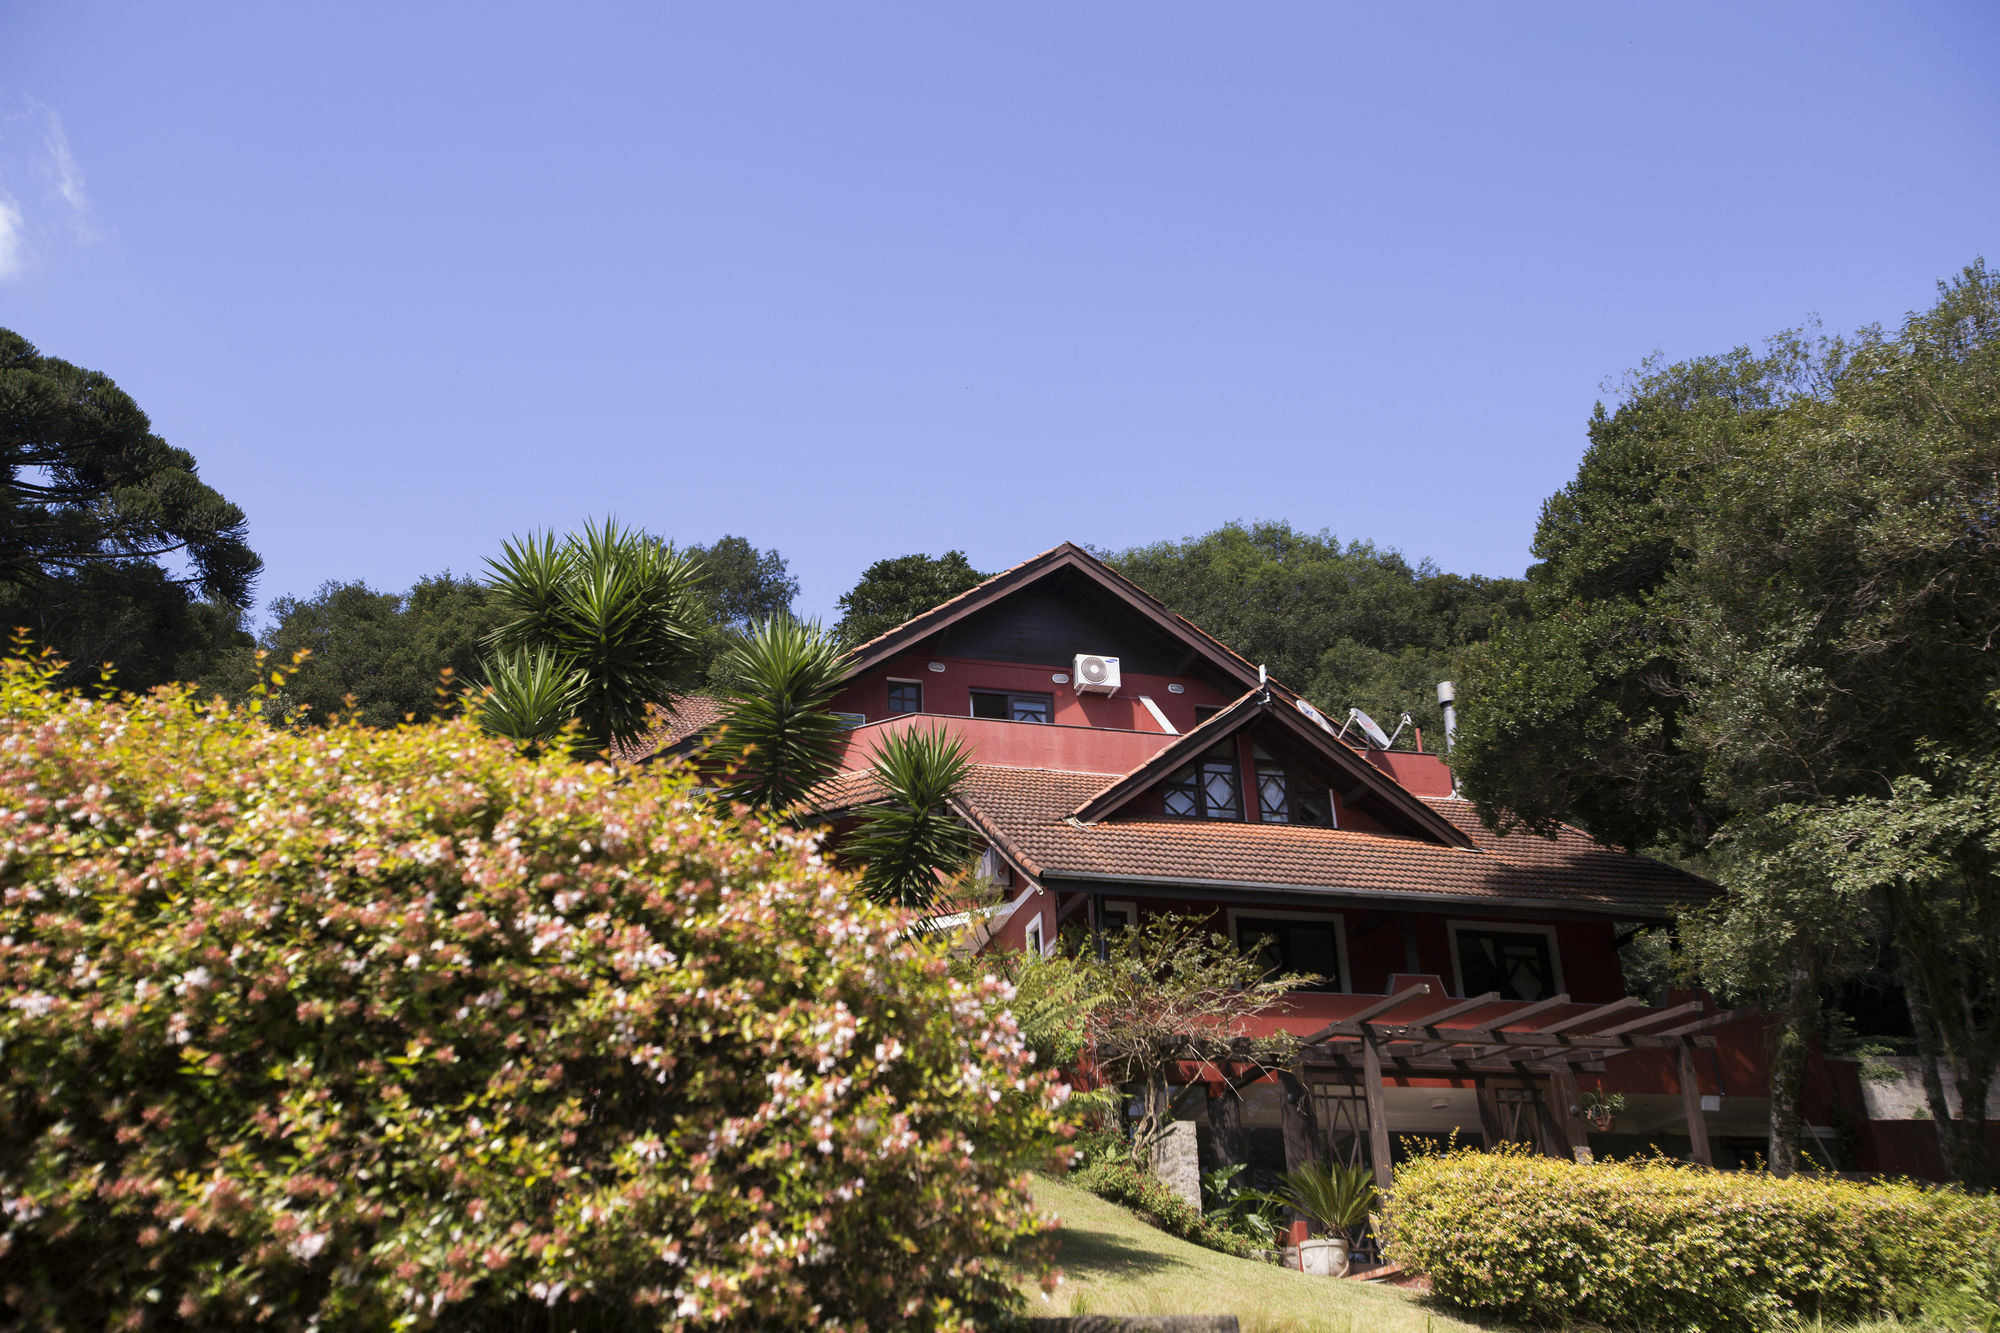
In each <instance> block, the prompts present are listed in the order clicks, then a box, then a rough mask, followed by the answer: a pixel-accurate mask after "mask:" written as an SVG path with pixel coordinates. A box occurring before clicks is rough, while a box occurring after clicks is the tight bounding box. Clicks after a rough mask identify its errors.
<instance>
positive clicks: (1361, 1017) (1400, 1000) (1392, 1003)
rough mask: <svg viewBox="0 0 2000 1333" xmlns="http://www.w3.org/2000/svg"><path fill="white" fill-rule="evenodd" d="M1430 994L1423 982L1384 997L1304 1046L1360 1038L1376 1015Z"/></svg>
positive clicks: (1338, 1021)
mask: <svg viewBox="0 0 2000 1333" xmlns="http://www.w3.org/2000/svg"><path fill="white" fill-rule="evenodd" d="M1430 993H1431V987H1430V983H1429V982H1427V981H1422V982H1418V983H1417V984H1416V985H1414V986H1412V987H1410V988H1409V989H1408V990H1399V991H1397V992H1396V993H1395V994H1394V995H1384V996H1383V997H1382V998H1381V999H1379V1000H1377V1001H1375V1003H1373V1004H1371V1005H1369V1006H1368V1007H1367V1008H1365V1009H1360V1010H1357V1011H1355V1012H1354V1013H1351V1014H1349V1015H1348V1016H1347V1017H1345V1018H1336V1019H1334V1020H1333V1022H1331V1023H1328V1024H1327V1025H1326V1026H1325V1027H1323V1028H1321V1029H1320V1030H1319V1031H1317V1032H1315V1033H1313V1034H1312V1035H1311V1036H1310V1037H1307V1038H1306V1039H1305V1041H1304V1043H1303V1044H1304V1045H1307V1046H1312V1045H1316V1044H1318V1043H1319V1042H1322V1041H1325V1040H1326V1039H1327V1038H1328V1037H1333V1036H1342V1037H1355V1036H1359V1035H1360V1034H1361V1025H1362V1024H1363V1023H1366V1022H1367V1021H1368V1020H1369V1019H1371V1018H1373V1017H1375V1015H1377V1014H1383V1013H1387V1012H1388V1011H1389V1010H1391V1009H1395V1008H1397V1007H1399V1006H1401V1005H1403V1004H1407V1003H1408V1002H1409V1001H1411V1000H1415V999H1419V998H1421V997H1423V996H1425V995H1429V994H1430Z"/></svg>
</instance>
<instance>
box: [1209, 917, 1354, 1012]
mask: <svg viewBox="0 0 2000 1333" xmlns="http://www.w3.org/2000/svg"><path fill="white" fill-rule="evenodd" d="M1230 929H1231V933H1232V934H1233V935H1234V936H1235V938H1236V944H1237V947H1238V948H1240V949H1242V950H1244V951H1245V952H1246V953H1247V952H1249V951H1251V950H1252V949H1254V950H1256V952H1257V960H1258V962H1259V963H1261V964H1262V965H1263V968H1264V971H1265V973H1266V974H1267V975H1268V974H1275V973H1280V972H1301V973H1307V974H1310V975H1313V976H1317V977H1318V978H1319V980H1318V981H1315V982H1312V983H1311V984H1309V985H1305V986H1301V987H1299V989H1300V990H1308V991H1340V990H1345V989H1347V979H1346V977H1345V975H1344V968H1343V967H1342V955H1343V954H1344V953H1345V952H1346V949H1345V948H1344V947H1343V944H1344V941H1343V940H1342V939H1341V935H1340V918H1339V917H1337V916H1303V915H1299V914H1297V913H1260V912H1258V911H1257V910H1256V909H1254V908H1244V909H1242V910H1240V911H1232V912H1231V913H1230Z"/></svg>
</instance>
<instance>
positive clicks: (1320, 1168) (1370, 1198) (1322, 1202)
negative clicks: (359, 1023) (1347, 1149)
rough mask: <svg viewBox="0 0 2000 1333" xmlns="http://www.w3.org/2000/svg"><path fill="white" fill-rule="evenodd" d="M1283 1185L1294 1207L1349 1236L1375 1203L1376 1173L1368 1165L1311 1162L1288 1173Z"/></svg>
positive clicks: (1288, 1200)
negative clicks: (1350, 1231)
mask: <svg viewBox="0 0 2000 1333" xmlns="http://www.w3.org/2000/svg"><path fill="white" fill-rule="evenodd" d="M1282 1188H1283V1193H1284V1197H1285V1199H1286V1201H1287V1202H1289V1203H1290V1204H1291V1205H1292V1207H1294V1208H1296V1209H1298V1210H1299V1211H1300V1212H1302V1213H1304V1214H1306V1215H1307V1216H1308V1217H1310V1218H1312V1219H1313V1220H1314V1221H1315V1222H1318V1223H1319V1224H1320V1225H1321V1226H1323V1227H1325V1228H1326V1229H1327V1230H1328V1231H1330V1232H1334V1233H1336V1234H1339V1235H1346V1234H1347V1232H1348V1230H1349V1228H1351V1227H1357V1226H1359V1225H1361V1223H1362V1222H1364V1221H1366V1220H1367V1218H1368V1209H1369V1206H1370V1205H1371V1204H1373V1203H1374V1202H1375V1173H1374V1172H1372V1171H1370V1170H1369V1169H1368V1168H1367V1167H1365V1166H1336V1165H1335V1164H1334V1163H1332V1162H1308V1163H1307V1164H1306V1165H1304V1166H1299V1167H1294V1168H1293V1169H1292V1170H1290V1171H1287V1172H1285V1175H1284V1185H1283V1187H1282Z"/></svg>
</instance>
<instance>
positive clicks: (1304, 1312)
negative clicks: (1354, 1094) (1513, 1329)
mask: <svg viewBox="0 0 2000 1333" xmlns="http://www.w3.org/2000/svg"><path fill="white" fill-rule="evenodd" d="M1035 1201H1036V1202H1037V1203H1039V1204H1041V1205H1042V1206H1043V1207H1044V1208H1048V1209H1050V1210H1052V1211H1053V1212H1055V1213H1056V1214H1057V1215H1058V1216H1059V1217H1061V1218H1062V1254H1061V1256H1060V1258H1059V1259H1058V1260H1057V1263H1058V1264H1059V1265H1060V1266H1061V1268H1062V1270H1063V1273H1064V1280H1063V1284H1062V1285H1061V1286H1060V1287H1058V1288H1056V1291H1055V1294H1054V1295H1052V1296H1051V1297H1049V1298H1048V1299H1047V1300H1043V1299H1042V1295H1041V1292H1040V1291H1039V1290H1032V1291H1031V1292H1030V1294H1029V1303H1030V1305H1031V1306H1032V1307H1033V1308H1032V1310H1031V1313H1035V1314H1233V1315H1235V1316H1236V1317H1237V1319H1238V1321H1239V1322H1241V1324H1242V1326H1243V1333H1473V1330H1476V1329H1479V1328H1480V1325H1477V1324H1469V1323H1466V1322H1465V1321H1464V1320H1462V1319H1456V1318H1453V1317H1452V1316H1450V1315H1447V1314H1442V1313H1439V1312H1437V1311H1435V1310H1431V1309H1427V1308H1426V1307H1425V1306H1424V1305H1423V1304H1422V1303H1421V1302H1420V1301H1419V1300H1417V1299H1416V1298H1414V1297H1412V1296H1410V1295H1408V1294H1406V1293H1404V1292H1400V1291H1395V1290H1391V1289H1389V1288H1385V1287H1377V1286H1368V1285H1364V1284H1362V1283H1359V1282H1343V1281H1337V1280H1335V1279H1332V1278H1323V1277H1307V1276H1306V1275H1305V1274H1303V1273H1298V1272H1294V1271H1292V1270H1290V1269H1286V1268H1279V1267H1277V1266H1276V1265H1275V1264H1266V1263H1258V1262H1257V1261H1255V1260H1253V1259H1235V1258H1231V1257H1230V1256H1229V1255H1226V1254H1217V1253H1216V1252H1215V1251H1214V1250H1204V1249H1203V1248H1201V1247H1200V1246H1199V1245H1190V1244H1188V1243H1187V1242H1186V1241H1184V1240H1180V1239H1177V1238H1176V1237H1173V1236H1169V1235H1167V1234H1166V1233H1165V1232H1164V1231H1160V1230H1157V1229H1156V1228H1154V1227H1151V1226H1148V1225H1147V1224H1146V1223H1144V1222H1141V1221H1140V1220H1139V1219H1138V1218H1137V1217H1134V1216H1133V1215H1132V1214H1131V1213H1130V1212H1128V1211H1126V1210H1125V1209H1123V1208H1120V1207H1119V1206H1118V1205H1117V1204H1114V1203H1106V1202H1105V1201H1104V1200H1102V1199H1100V1198H1097V1197H1096V1196H1095V1195H1091V1194H1085V1193H1084V1192H1083V1191H1082V1190H1079V1189H1072V1188H1070V1187H1069V1186H1068V1185H1064V1184H1062V1183H1060V1182H1058V1181H1055V1180H1050V1179H1048V1178H1046V1177H1041V1176H1037V1177H1036V1178H1035Z"/></svg>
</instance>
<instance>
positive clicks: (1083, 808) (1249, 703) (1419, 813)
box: [1070, 691, 1477, 850]
mask: <svg viewBox="0 0 2000 1333" xmlns="http://www.w3.org/2000/svg"><path fill="white" fill-rule="evenodd" d="M1259 720H1263V721H1265V722H1266V723H1268V724H1269V725H1273V726H1277V727H1279V728H1281V729H1283V730H1284V731H1286V732H1287V733H1288V734H1290V735H1291V736H1292V737H1293V738H1294V739H1295V740H1297V741H1299V742H1300V743H1302V744H1303V745H1305V746H1306V747H1307V748H1308V749H1310V750H1312V751H1313V752H1314V753H1316V754H1319V755H1322V756H1324V757H1325V758H1326V759H1327V760H1328V761H1329V762H1330V763H1331V764H1332V765H1333V766H1334V768H1336V769H1337V770H1338V771H1340V772H1341V773H1344V774H1346V775H1348V780H1349V783H1350V784H1351V785H1350V786H1349V787H1348V789H1347V790H1346V791H1344V792H1342V793H1341V799H1342V800H1344V801H1346V802H1347V803H1348V804H1350V805H1351V804H1353V803H1354V802H1356V801H1358V800H1361V799H1364V798H1366V797H1370V796H1372V797H1375V798H1376V799H1378V800H1380V801H1381V802H1382V803H1383V804H1384V805H1387V806H1389V807H1390V808H1391V809H1393V810H1395V811H1396V812H1397V813H1398V814H1401V815H1403V816H1404V817H1405V818H1406V819H1407V820H1408V821H1409V822H1410V823H1412V824H1414V825H1416V826H1417V827H1418V828H1421V829H1423V830H1425V831H1426V832H1428V833H1429V834H1431V836H1433V837H1435V838H1436V839H1437V840H1438V841H1439V842H1442V843H1444V844H1445V845H1446V846H1448V847H1464V848H1469V849H1472V850H1477V847H1476V845H1475V844H1474V842H1473V841H1472V839H1471V838H1470V837H1468V836H1467V835H1466V834H1465V833H1464V832H1463V831H1462V830H1461V829H1460V828H1459V827H1458V826H1457V825H1456V824H1454V823H1452V822H1451V821H1450V820H1448V819H1446V818H1445V817H1444V816H1443V815H1441V814H1439V813H1438V812H1437V811H1435V810H1433V809H1432V808H1431V807H1430V805H1429V804H1428V803H1426V802H1425V801H1423V800H1422V799H1421V798H1419V797H1417V796H1415V795H1413V794H1411V792H1410V791H1409V790H1408V789H1407V788H1405V787H1404V786H1403V784H1402V783H1400V782H1397V781H1396V780H1395V779H1394V778H1392V777H1390V776H1389V775H1388V774H1386V773H1384V772H1382V771H1381V770H1380V769H1378V768H1376V767H1375V765H1373V764H1371V763H1369V762H1368V761H1367V760H1366V759H1363V758H1362V757H1361V756H1360V755H1358V754H1356V753H1354V751H1353V750H1351V749H1349V748H1348V746H1347V745H1346V743H1345V742H1343V741H1339V740H1336V739H1335V738H1334V737H1332V736H1330V735H1328V734H1327V733H1326V732H1325V731H1324V730H1322V729H1321V728H1320V726H1319V725H1318V724H1317V723H1314V722H1309V721H1307V720H1306V718H1305V717H1304V716H1303V715H1301V714H1300V713H1299V712H1298V711H1297V709H1296V708H1295V707H1292V706H1289V705H1286V704H1282V703H1280V702H1278V700H1277V699H1276V698H1274V697H1272V696H1270V695H1269V694H1267V693H1265V692H1261V691H1252V692H1251V693H1249V694H1246V695H1244V696H1243V697H1242V698H1241V699H1238V700H1237V701H1236V702H1235V703H1233V704H1231V705H1229V707H1227V708H1225V709H1223V710H1222V711H1221V712H1220V713H1217V714H1216V715H1215V716H1214V717H1212V718H1210V719H1209V720H1208V721H1206V722H1204V723H1202V724H1201V725H1200V726H1198V727H1196V728H1195V729H1194V730H1193V731H1190V732H1188V733H1187V734H1186V735H1185V736H1182V737H1181V738H1180V739H1179V740H1177V741H1175V742H1174V743H1173V744H1172V745H1169V746H1168V747H1167V748H1166V749H1164V750H1162V751H1160V752H1159V753H1158V754H1156V755H1154V756H1153V757H1152V758H1151V759H1149V760H1147V761H1146V762H1145V763H1143V764H1141V765H1139V767H1137V768H1135V769H1133V770H1132V771H1131V772H1130V773H1127V774H1126V775H1125V776H1124V777H1122V778H1119V779H1118V780H1117V781H1116V782H1114V783H1112V784H1111V785H1110V786H1108V787H1106V788H1105V789H1104V790H1103V791H1101V792H1099V793H1097V795H1095V796H1093V797H1091V798H1090V799H1089V800H1088V801H1085V802H1084V803H1083V804H1082V805H1080V806H1078V807H1077V808H1076V810H1074V811H1073V812H1072V813H1071V815H1070V818H1072V819H1075V820H1077V821H1078V822H1080V823H1085V824H1094V823H1096V822H1098V821H1099V820H1102V819H1105V818H1107V817H1109V816H1110V815H1112V814H1115V813H1116V812H1117V811H1119V810H1121V809H1123V808H1124V807H1125V806H1127V805H1129V804H1131V803H1132V802H1133V801H1135V800H1137V799H1138V798H1139V797H1140V796H1142V795H1144V794H1145V793H1146V792H1148V791H1150V790H1151V789H1152V788H1153V787H1154V786H1155V785H1156V784H1157V783H1159V782H1160V781H1162V780H1163V779H1165V778H1166V777H1167V775H1168V774H1170V773H1173V772H1174V771H1176V770H1177V769H1180V768H1183V767H1185V766H1186V765H1188V764H1191V763H1193V762H1194V760H1195V758H1196V756H1198V755H1200V754H1202V753H1203V752H1205V751H1206V750H1208V749H1209V748H1210V747H1211V746H1213V745H1214V744H1215V743H1216V742H1217V741H1221V740H1225V739H1227V738H1228V737H1230V736H1233V735H1235V734H1236V733H1237V732H1239V731H1241V730H1243V729H1244V728H1245V727H1247V726H1249V725H1250V724H1251V723H1253V722H1256V721H1259Z"/></svg>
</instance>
